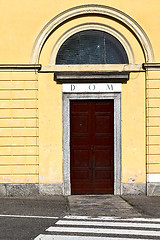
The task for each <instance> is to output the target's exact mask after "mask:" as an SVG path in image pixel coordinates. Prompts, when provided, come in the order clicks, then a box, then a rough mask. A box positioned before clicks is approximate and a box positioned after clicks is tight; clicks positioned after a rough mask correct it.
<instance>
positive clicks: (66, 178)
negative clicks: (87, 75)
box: [63, 93, 122, 195]
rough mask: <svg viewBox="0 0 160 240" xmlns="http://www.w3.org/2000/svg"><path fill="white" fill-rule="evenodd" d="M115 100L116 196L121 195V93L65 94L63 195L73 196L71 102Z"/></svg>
mask: <svg viewBox="0 0 160 240" xmlns="http://www.w3.org/2000/svg"><path fill="white" fill-rule="evenodd" d="M110 99H113V100H114V195H120V194H121V192H122V191H121V152H122V151H121V93H77V94H75V93H63V194H64V195H71V181H70V101H71V100H110Z"/></svg>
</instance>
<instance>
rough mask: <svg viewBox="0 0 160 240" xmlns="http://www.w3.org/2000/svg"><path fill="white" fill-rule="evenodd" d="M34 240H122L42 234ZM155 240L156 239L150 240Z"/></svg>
mask: <svg viewBox="0 0 160 240" xmlns="http://www.w3.org/2000/svg"><path fill="white" fill-rule="evenodd" d="M34 240H120V239H119V238H116V237H113V238H112V237H89V236H66V235H45V234H40V235H39V236H38V237H36V238H35V239H34ZM121 240H147V239H146V238H145V239H144V238H121ZM149 240H155V239H151V238H150V239H149Z"/></svg>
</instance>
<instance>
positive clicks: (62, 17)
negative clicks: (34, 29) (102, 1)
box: [30, 4, 154, 64]
mask: <svg viewBox="0 0 160 240" xmlns="http://www.w3.org/2000/svg"><path fill="white" fill-rule="evenodd" d="M85 15H87V16H88V15H89V16H94V15H100V16H104V17H106V18H112V19H113V20H115V21H116V22H119V23H121V24H122V25H124V26H125V27H126V28H128V29H129V30H130V31H131V32H132V33H133V35H134V36H135V37H136V39H138V42H139V44H140V46H141V48H142V51H143V53H144V57H145V61H146V62H154V52H153V48H152V45H151V42H150V40H149V38H148V36H147V34H146V33H145V31H144V30H143V28H142V27H141V26H140V25H139V24H138V23H137V22H136V21H135V20H134V19H133V18H132V17H130V16H129V15H127V14H126V13H124V12H122V11H120V10H118V9H115V8H112V7H108V6H104V5H97V4H88V5H81V6H77V7H73V8H70V9H68V10H66V11H64V12H62V13H60V14H58V15H57V16H55V17H54V18H52V19H51V20H50V21H49V22H48V23H47V24H46V25H45V26H44V27H43V29H42V30H41V31H40V33H39V34H38V36H37V38H36V40H35V43H34V45H33V48H32V53H31V60H30V61H31V63H34V64H36V63H38V62H39V57H40V53H41V51H42V48H43V46H44V44H45V42H46V40H47V39H48V38H49V36H50V35H51V34H52V33H53V32H54V31H55V30H56V29H57V28H58V27H60V26H61V25H62V24H64V23H65V22H66V21H69V20H71V19H73V18H78V17H80V16H85Z"/></svg>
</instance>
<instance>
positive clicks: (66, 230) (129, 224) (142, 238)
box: [35, 216, 160, 240]
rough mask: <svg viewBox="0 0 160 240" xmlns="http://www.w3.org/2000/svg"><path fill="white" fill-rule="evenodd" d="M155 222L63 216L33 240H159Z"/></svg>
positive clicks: (159, 226)
mask: <svg viewBox="0 0 160 240" xmlns="http://www.w3.org/2000/svg"><path fill="white" fill-rule="evenodd" d="M157 220H158V219H153V218H152V219H149V218H130V219H127V218H126V219H121V218H116V217H98V218H95V217H94V218H92V217H89V216H65V217H63V220H62V219H61V220H58V221H57V222H56V223H54V224H55V225H54V226H51V227H49V228H47V229H46V234H40V235H39V236H37V237H36V238H35V240H120V239H121V240H146V239H149V240H153V239H156V240H157V239H160V230H159V229H160V224H159V222H158V221H157ZM104 234H105V235H104ZM82 235H83V236H82Z"/></svg>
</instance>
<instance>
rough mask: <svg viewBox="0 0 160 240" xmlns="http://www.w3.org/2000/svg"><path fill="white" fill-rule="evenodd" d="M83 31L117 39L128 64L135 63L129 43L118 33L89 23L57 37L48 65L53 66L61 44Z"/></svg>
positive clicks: (105, 26) (100, 25)
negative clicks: (105, 34) (91, 31)
mask: <svg viewBox="0 0 160 240" xmlns="http://www.w3.org/2000/svg"><path fill="white" fill-rule="evenodd" d="M84 30H99V31H104V32H107V33H109V34H111V35H112V36H114V37H115V38H116V39H118V40H119V42H120V43H121V44H122V45H123V47H124V49H125V51H126V53H127V56H128V59H129V63H130V64H134V63H135V58H134V53H133V50H132V47H131V45H130V43H129V42H128V40H127V39H126V38H125V37H124V36H123V35H122V34H121V33H120V32H119V31H117V30H116V29H115V28H113V27H111V26H108V25H105V24H101V23H92V22H90V23H84V24H79V25H76V26H74V27H72V28H71V29H68V30H67V31H66V32H64V33H63V34H62V35H61V36H60V37H59V39H58V40H57V41H56V43H55V44H54V46H53V48H52V51H51V54H50V60H49V65H52V64H55V62H56V56H57V53H58V51H59V49H60V47H61V46H62V44H63V43H64V42H65V41H66V40H67V39H68V38H70V37H71V36H72V35H74V34H75V33H78V32H81V31H84Z"/></svg>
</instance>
